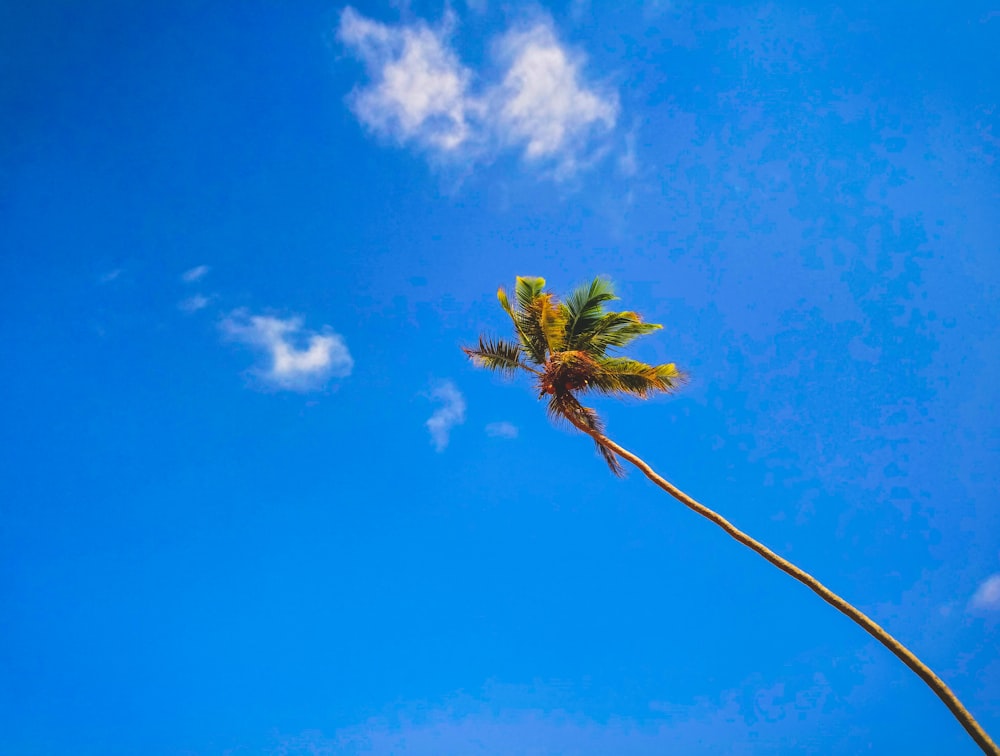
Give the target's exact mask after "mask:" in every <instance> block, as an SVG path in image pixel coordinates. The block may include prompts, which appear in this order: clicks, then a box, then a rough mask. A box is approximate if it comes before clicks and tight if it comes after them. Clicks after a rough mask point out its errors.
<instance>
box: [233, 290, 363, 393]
mask: <svg viewBox="0 0 1000 756" xmlns="http://www.w3.org/2000/svg"><path fill="white" fill-rule="evenodd" d="M302 322H303V321H302V318H299V317H291V318H287V319H281V318H276V317H273V316H270V315H251V314H250V313H248V312H247V311H246V310H236V311H235V312H233V313H231V314H230V315H229V317H227V318H225V319H224V320H223V321H222V323H221V328H222V331H223V333H224V334H225V335H226V336H227V337H228V338H230V339H232V340H233V341H237V342H239V343H242V344H246V345H247V346H250V347H252V348H254V349H255V350H256V351H257V352H258V353H259V354H260V355H261V356H262V358H263V360H264V364H263V365H261V366H259V367H258V368H256V369H255V370H254V372H255V374H256V375H258V376H259V377H260V378H261V379H262V380H264V381H265V382H266V383H267V384H268V385H270V386H272V387H274V388H279V389H287V390H292V391H309V390H313V389H317V388H320V387H322V385H323V384H324V383H325V382H326V381H327V379H329V378H344V377H346V376H348V375H350V374H351V371H352V370H353V368H354V360H353V358H352V357H351V354H350V352H349V351H348V349H347V344H345V343H344V340H343V338H341V336H339V335H338V334H336V333H333V332H332V331H331V330H330V329H329V328H328V327H327V328H324V329H323V331H322V332H321V333H315V332H311V331H306V330H304V329H303V327H302Z"/></svg>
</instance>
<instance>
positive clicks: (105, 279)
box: [97, 268, 123, 284]
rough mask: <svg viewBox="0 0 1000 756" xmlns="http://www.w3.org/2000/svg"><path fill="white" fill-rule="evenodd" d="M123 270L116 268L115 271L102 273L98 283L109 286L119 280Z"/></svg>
mask: <svg viewBox="0 0 1000 756" xmlns="http://www.w3.org/2000/svg"><path fill="white" fill-rule="evenodd" d="M122 272H123V271H122V268H115V269H114V270H109V271H108V272H107V273H102V274H101V275H99V276H98V277H97V282H98V283H101V284H109V283H111V282H112V281H114V280H115V279H117V278H118V277H119V276H120V275H121V274H122Z"/></svg>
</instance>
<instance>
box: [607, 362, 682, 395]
mask: <svg viewBox="0 0 1000 756" xmlns="http://www.w3.org/2000/svg"><path fill="white" fill-rule="evenodd" d="M596 364H597V370H595V371H594V374H593V375H592V376H591V377H590V378H589V380H588V388H590V389H593V390H594V391H598V392H600V393H602V394H609V395H615V394H632V395H633V396H637V397H639V398H641V399H645V398H647V397H648V396H649V395H650V394H654V393H656V392H658V391H662V392H664V393H670V392H672V391H675V390H676V389H677V388H678V387H679V386H680V385H681V384H682V383H683V382H684V379H685V378H684V375H683V373H681V371H680V370H678V369H677V366H676V365H675V364H673V363H670V364H667V365H647V364H646V363H645V362H639V361H638V360H631V359H628V358H626V357H601V358H598V359H597V360H596Z"/></svg>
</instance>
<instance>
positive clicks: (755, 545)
mask: <svg viewBox="0 0 1000 756" xmlns="http://www.w3.org/2000/svg"><path fill="white" fill-rule="evenodd" d="M567 419H569V420H570V422H571V423H573V425H574V426H576V427H577V428H578V429H579V430H581V431H583V432H584V433H586V434H587V435H588V436H590V437H591V438H593V439H594V441H596V442H597V443H598V444H600V445H601V446H603V447H605V448H606V449H609V450H610V451H612V452H614V453H615V454H617V455H618V456H619V457H621V458H622V459H627V460H628V461H629V462H631V463H632V464H633V465H635V466H636V467H638V468H639V469H640V470H641V471H642V472H643V474H644V475H645V476H646V477H647V478H649V479H650V480H651V481H653V482H654V483H655V484H656V485H658V486H659V487H660V488H662V489H663V490H664V491H666V492H667V493H669V494H670V495H671V496H673V497H674V498H675V499H677V500H678V501H679V502H681V504H683V505H684V506H686V507H688V508H689V509H693V510H694V511H695V512H697V513H698V514H700V515H701V516H702V517H705V518H707V519H709V520H711V521H712V522H714V523H715V524H716V525H718V526H719V527H720V528H722V529H723V530H725V531H726V532H727V533H729V535H731V536H732V537H733V538H735V539H736V540H737V541H739V542H740V543H742V544H743V545H744V546H747V547H748V548H750V549H752V550H753V551H755V552H757V553H758V554H760V555H761V556H762V557H764V559H766V560H767V561H769V562H770V563H771V564H773V565H774V566H775V567H777V568H778V569H779V570H781V571H782V572H786V573H788V574H789V575H791V576H792V577H793V578H795V579H796V580H798V581H799V582H800V583H802V584H803V585H805V586H807V587H808V588H809V589H810V590H812V591H814V592H816V593H817V594H819V597H820V598H821V599H823V600H824V601H825V602H827V603H828V604H830V605H831V606H833V607H834V608H836V609H837V610H839V611H840V612H842V613H843V614H846V615H847V616H848V617H850V618H851V619H852V620H854V621H855V622H856V623H858V624H859V625H860V626H861V627H862V628H864V629H865V631H866V632H867V633H869V634H870V635H871V636H872V637H873V638H875V639H876V640H877V641H878V642H879V643H881V644H882V645H883V646H885V647H886V648H887V649H889V650H890V651H892V653H894V654H895V655H896V656H898V657H899V658H900V659H901V660H902V662H903V663H904V664H905V665H906V666H907V667H909V668H910V669H912V670H913V671H914V672H916V673H917V675H919V676H920V678H921V679H922V680H923V681H924V682H925V683H927V685H928V686H929V687H930V689H931V690H933V691H934V693H935V694H936V695H937V697H938V698H940V699H941V700H942V701H944V704H945V706H947V707H948V708H949V709H950V710H951V713H952V714H954V715H955V719H957V720H958V721H959V722H960V723H961V725H962V727H964V728H965V729H966V731H967V732H968V733H969V735H971V736H972V739H973V740H975V741H976V744H977V745H978V746H979V747H980V748H982V749H983V753H986V754H989V755H990V756H1000V748H997V746H996V744H995V743H994V742H993V740H992V739H991V738H990V736H989V735H988V734H987V733H986V731H985V730H984V729H983V728H982V727H981V726H980V724H979V723H978V722H977V721H976V720H975V718H974V717H973V716H972V714H970V713H969V711H968V709H966V708H965V707H964V706H963V705H962V702H961V701H959V700H958V698H957V697H956V696H955V694H954V693H952V692H951V688H949V687H948V686H947V685H946V684H945V683H944V681H943V680H942V679H941V678H940V677H938V676H937V675H935V674H934V672H932V671H931V669H930V667H928V666H927V665H926V664H924V663H923V662H922V661H920V659H918V658H917V657H916V655H914V653H913V652H912V651H910V649H908V648H907V647H906V646H904V645H903V644H902V643H900V642H899V641H898V640H896V639H895V638H893V637H892V636H891V635H889V633H887V632H886V631H885V630H884V629H882V628H881V627H880V626H879V625H878V624H877V623H876V622H875V621H874V620H872V619H871V618H870V617H868V615H866V614H865V613H864V612H862V611H861V610H860V609H857V608H855V607H854V606H852V605H851V604H849V603H848V602H847V601H845V600H844V599H842V598H841V597H840V596H838V595H837V594H836V593H834V592H833V591H831V590H830V589H829V588H827V587H826V586H825V585H823V584H822V583H821V582H819V581H818V580H817V579H816V578H814V577H813V576H812V575H810V574H809V573H807V572H805V571H804V570H800V569H799V568H798V567H796V566H795V565H794V564H792V563H791V562H789V561H788V560H787V559H783V558H782V557H780V556H778V555H777V554H775V553H774V552H773V551H771V550H770V549H769V548H767V546H765V545H764V544H762V543H760V542H758V541H756V540H754V539H753V538H751V537H750V536H748V535H747V534H746V533H744V532H743V531H742V530H740V529H739V528H737V527H736V526H735V525H733V524H732V523H731V522H729V520H727V519H726V518H725V517H722V516H721V515H719V514H717V513H715V512H713V511H712V510H711V509H709V508H708V507H706V506H705V505H704V504H699V503H698V502H697V501H695V500H694V499H692V498H691V497H690V496H688V495H687V494H686V493H684V492H683V491H681V490H680V489H679V488H677V487H676V486H674V485H673V484H671V483H670V482H669V481H667V480H665V479H663V478H661V477H660V476H659V475H657V474H656V472H655V471H654V470H653V468H651V467H650V466H649V465H647V464H646V463H645V462H643V461H642V460H641V459H639V457H637V456H635V455H634V454H632V453H631V452H630V451H628V450H627V449H623V448H622V447H621V446H619V445H618V444H616V443H615V442H614V441H612V440H611V439H609V438H608V437H607V436H604V435H603V434H601V433H597V432H596V431H592V430H590V429H589V428H586V427H584V426H582V425H578V424H577V423H575V422H573V420H572V419H571V418H567Z"/></svg>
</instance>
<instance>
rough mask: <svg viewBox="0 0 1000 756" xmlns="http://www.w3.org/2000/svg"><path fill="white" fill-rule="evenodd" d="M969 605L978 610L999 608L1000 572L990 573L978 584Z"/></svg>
mask: <svg viewBox="0 0 1000 756" xmlns="http://www.w3.org/2000/svg"><path fill="white" fill-rule="evenodd" d="M969 605H970V606H971V607H972V608H973V609H978V610H980V611H983V610H996V609H1000V572H998V573H996V574H994V575H990V576H989V577H988V578H986V579H985V580H984V581H983V582H982V583H980V584H979V587H978V588H976V592H975V593H974V594H972V599H971V600H970V601H969Z"/></svg>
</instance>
